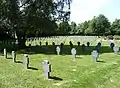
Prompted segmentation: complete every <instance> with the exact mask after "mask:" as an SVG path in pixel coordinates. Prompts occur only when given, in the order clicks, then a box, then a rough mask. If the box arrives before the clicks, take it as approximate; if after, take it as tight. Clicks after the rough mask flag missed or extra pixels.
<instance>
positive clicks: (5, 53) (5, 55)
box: [4, 48, 7, 58]
mask: <svg viewBox="0 0 120 88" xmlns="http://www.w3.org/2000/svg"><path fill="white" fill-rule="evenodd" d="M4 58H7V50H6V48H5V49H4Z"/></svg>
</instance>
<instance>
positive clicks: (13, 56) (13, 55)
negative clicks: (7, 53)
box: [12, 51, 16, 62]
mask: <svg viewBox="0 0 120 88" xmlns="http://www.w3.org/2000/svg"><path fill="white" fill-rule="evenodd" d="M12 59H13V62H16V53H15V51H12Z"/></svg>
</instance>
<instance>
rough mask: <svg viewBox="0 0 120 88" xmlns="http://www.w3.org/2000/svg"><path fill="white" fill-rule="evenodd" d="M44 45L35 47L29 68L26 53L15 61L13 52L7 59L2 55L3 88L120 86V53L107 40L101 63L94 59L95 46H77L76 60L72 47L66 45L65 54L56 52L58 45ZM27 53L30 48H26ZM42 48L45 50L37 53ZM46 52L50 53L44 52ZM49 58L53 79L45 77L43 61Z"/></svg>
mask: <svg viewBox="0 0 120 88" xmlns="http://www.w3.org/2000/svg"><path fill="white" fill-rule="evenodd" d="M48 47H49V49H50V50H47V51H46V48H45V46H42V47H40V48H36V49H35V48H34V49H33V48H32V51H36V52H35V53H30V54H29V58H30V65H29V67H30V68H29V69H27V70H26V69H25V68H24V67H23V64H22V61H23V54H20V52H24V51H18V52H17V63H13V62H12V59H11V55H10V54H8V59H4V57H3V56H2V55H1V56H0V88H120V54H118V55H116V54H114V53H113V52H112V50H111V48H110V47H109V46H107V44H106V42H103V45H102V47H101V49H100V56H99V62H94V61H93V60H92V58H91V55H90V53H91V51H92V49H93V48H94V47H92V46H91V47H89V48H87V50H86V52H83V51H82V50H81V47H78V46H75V47H76V49H77V57H76V61H72V60H71V59H72V56H71V55H70V46H67V45H66V46H65V47H63V53H62V55H59V56H58V55H56V54H55V53H54V49H55V47H52V46H48ZM26 51H27V52H28V50H26ZM37 51H43V52H37ZM45 52H47V53H45ZM45 59H47V60H49V61H50V63H51V64H52V72H51V76H52V78H51V79H50V80H46V79H45V77H44V74H43V70H42V66H41V63H42V61H43V60H45Z"/></svg>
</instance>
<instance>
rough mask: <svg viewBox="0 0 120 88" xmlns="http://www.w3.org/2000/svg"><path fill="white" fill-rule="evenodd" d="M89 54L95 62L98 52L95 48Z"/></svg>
mask: <svg viewBox="0 0 120 88" xmlns="http://www.w3.org/2000/svg"><path fill="white" fill-rule="evenodd" d="M91 55H92V58H93V60H94V61H96V62H97V58H98V52H97V51H96V50H93V51H92V52H91Z"/></svg>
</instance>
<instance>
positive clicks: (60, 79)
mask: <svg viewBox="0 0 120 88" xmlns="http://www.w3.org/2000/svg"><path fill="white" fill-rule="evenodd" d="M49 79H53V80H58V81H62V80H63V79H62V78H59V77H56V76H50V77H49Z"/></svg>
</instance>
